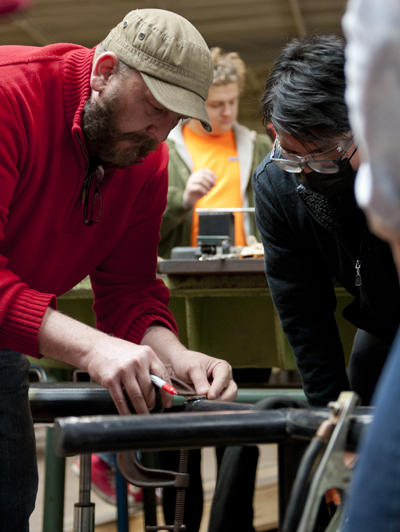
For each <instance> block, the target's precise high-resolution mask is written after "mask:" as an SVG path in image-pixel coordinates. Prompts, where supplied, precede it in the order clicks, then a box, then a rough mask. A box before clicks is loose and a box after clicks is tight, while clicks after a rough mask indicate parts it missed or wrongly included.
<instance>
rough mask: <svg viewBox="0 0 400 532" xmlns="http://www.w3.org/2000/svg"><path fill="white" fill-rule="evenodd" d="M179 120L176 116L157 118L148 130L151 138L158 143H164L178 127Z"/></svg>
mask: <svg viewBox="0 0 400 532" xmlns="http://www.w3.org/2000/svg"><path fill="white" fill-rule="evenodd" d="M177 122H178V120H177V119H176V117H175V116H169V115H165V116H162V117H157V118H156V119H155V120H154V121H153V122H152V123H151V124H150V125H149V127H148V128H147V132H148V134H149V135H150V136H152V137H154V138H155V139H156V140H157V141H158V142H164V141H165V140H166V139H167V137H168V135H169V132H170V131H171V130H172V129H173V128H174V127H175V126H176V124H177Z"/></svg>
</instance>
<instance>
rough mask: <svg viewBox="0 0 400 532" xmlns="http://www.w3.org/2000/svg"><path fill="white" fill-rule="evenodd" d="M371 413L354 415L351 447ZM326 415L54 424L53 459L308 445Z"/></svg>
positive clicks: (290, 412)
mask: <svg viewBox="0 0 400 532" xmlns="http://www.w3.org/2000/svg"><path fill="white" fill-rule="evenodd" d="M199 403H200V405H201V403H202V401H199ZM220 404H222V405H223V403H220ZM200 405H199V407H200ZM204 406H207V405H204ZM372 411H373V409H371V408H361V409H356V410H355V414H354V415H353V417H352V426H351V429H350V434H349V443H350V444H351V445H355V444H356V443H357V441H358V439H359V436H360V434H361V432H362V431H363V430H364V428H365V426H366V425H368V424H369V423H370V421H371V419H372ZM328 415H329V412H328V409H324V408H321V409H317V408H307V409H304V410H302V409H291V408H282V409H278V410H269V411H265V412H263V411H253V410H244V411H223V412H218V413H214V412H206V413H202V412H195V413H181V414H176V413H173V414H153V415H151V416H94V417H83V418H76V417H70V418H63V419H56V420H55V427H54V438H53V442H54V448H55V451H56V453H57V454H59V455H60V456H68V455H75V454H79V453H82V452H109V451H127V450H167V449H183V448H188V449H193V448H198V447H208V446H218V445H221V446H229V445H247V444H257V443H279V442H281V441H284V440H285V439H287V438H289V437H295V438H303V439H306V440H310V439H311V438H312V437H313V436H314V434H315V431H316V429H317V428H318V426H319V425H320V424H321V422H322V421H323V420H324V419H326V418H327V417H328Z"/></svg>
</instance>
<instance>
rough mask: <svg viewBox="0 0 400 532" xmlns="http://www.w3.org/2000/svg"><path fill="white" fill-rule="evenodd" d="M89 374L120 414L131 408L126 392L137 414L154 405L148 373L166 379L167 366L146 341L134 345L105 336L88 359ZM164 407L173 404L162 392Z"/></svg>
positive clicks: (127, 412) (146, 412)
mask: <svg viewBox="0 0 400 532" xmlns="http://www.w3.org/2000/svg"><path fill="white" fill-rule="evenodd" d="M87 371H88V373H89V374H90V375H91V376H92V378H93V379H94V380H95V381H96V382H98V383H99V384H101V385H102V386H104V388H107V390H108V391H109V392H110V395H111V397H112V399H113V401H114V403H115V405H116V407H117V410H118V412H119V413H120V414H129V413H130V410H129V407H128V403H127V400H126V396H125V394H126V395H127V396H128V397H129V399H130V401H131V402H132V405H133V407H134V409H135V411H136V413H137V414H148V413H149V410H151V409H152V408H154V406H155V390H154V385H153V383H152V382H151V380H150V374H151V373H153V374H154V375H158V376H159V377H161V378H163V379H164V380H166V381H167V382H169V374H168V370H167V368H166V367H165V366H164V364H163V363H162V362H161V360H160V359H159V358H158V357H157V355H156V354H155V353H154V351H153V349H152V348H151V347H149V346H146V345H136V344H133V343H131V342H127V341H125V340H121V339H119V338H114V337H106V339H105V340H104V339H103V340H102V342H101V345H99V346H97V347H95V348H94V349H93V352H92V353H91V356H90V358H89V360H88V362H87ZM161 396H162V401H163V404H164V406H165V407H166V408H170V407H171V406H172V402H173V397H172V395H170V394H168V393H166V392H162V393H161Z"/></svg>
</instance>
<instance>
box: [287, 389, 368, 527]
mask: <svg viewBox="0 0 400 532" xmlns="http://www.w3.org/2000/svg"><path fill="white" fill-rule="evenodd" d="M359 404H360V398H359V397H358V395H357V394H355V393H354V392H342V393H341V394H340V396H339V399H338V400H337V401H335V402H332V403H329V404H328V407H329V408H330V411H331V412H330V416H329V418H328V419H327V420H326V421H324V422H323V423H322V424H321V426H320V428H319V429H318V431H317V434H316V438H317V439H319V440H321V441H322V442H324V443H327V447H326V451H325V453H324V455H323V456H322V458H321V461H320V463H319V466H318V468H317V470H316V472H315V475H314V478H313V481H312V483H311V486H310V490H309V493H308V497H307V501H306V504H305V508H304V512H303V514H302V517H301V520H300V524H299V527H298V529H297V532H312V531H313V529H314V525H315V521H316V518H317V513H318V509H319V506H320V503H321V499H322V497H323V496H324V495H325V493H326V492H327V491H328V490H330V489H332V488H334V489H336V490H338V492H339V493H340V496H341V503H340V505H339V506H338V508H337V510H336V512H335V514H334V516H333V518H332V520H331V521H330V523H329V525H328V527H327V528H326V531H325V532H338V531H339V530H340V528H341V519H342V514H343V506H344V497H345V494H346V491H347V489H348V487H349V484H350V481H351V478H352V471H351V469H349V468H348V467H346V465H345V463H344V453H345V450H346V441H347V435H348V431H349V424H350V416H351V413H352V412H353V410H354V409H355V408H356V407H357V406H359Z"/></svg>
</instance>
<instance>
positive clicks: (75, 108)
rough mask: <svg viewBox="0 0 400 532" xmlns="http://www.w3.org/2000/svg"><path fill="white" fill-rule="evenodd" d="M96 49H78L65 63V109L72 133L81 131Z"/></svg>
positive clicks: (68, 55) (68, 56) (67, 55)
mask: <svg viewBox="0 0 400 532" xmlns="http://www.w3.org/2000/svg"><path fill="white" fill-rule="evenodd" d="M94 51H95V49H94V48H93V49H92V50H89V49H87V48H78V49H76V50H73V51H71V52H69V53H68V54H66V56H65V62H64V80H63V82H64V108H65V116H66V120H67V122H68V124H70V126H71V127H72V131H74V130H78V131H81V127H82V113H83V108H84V106H85V103H86V101H87V99H88V98H89V96H90V74H91V70H92V60H93V55H94Z"/></svg>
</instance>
